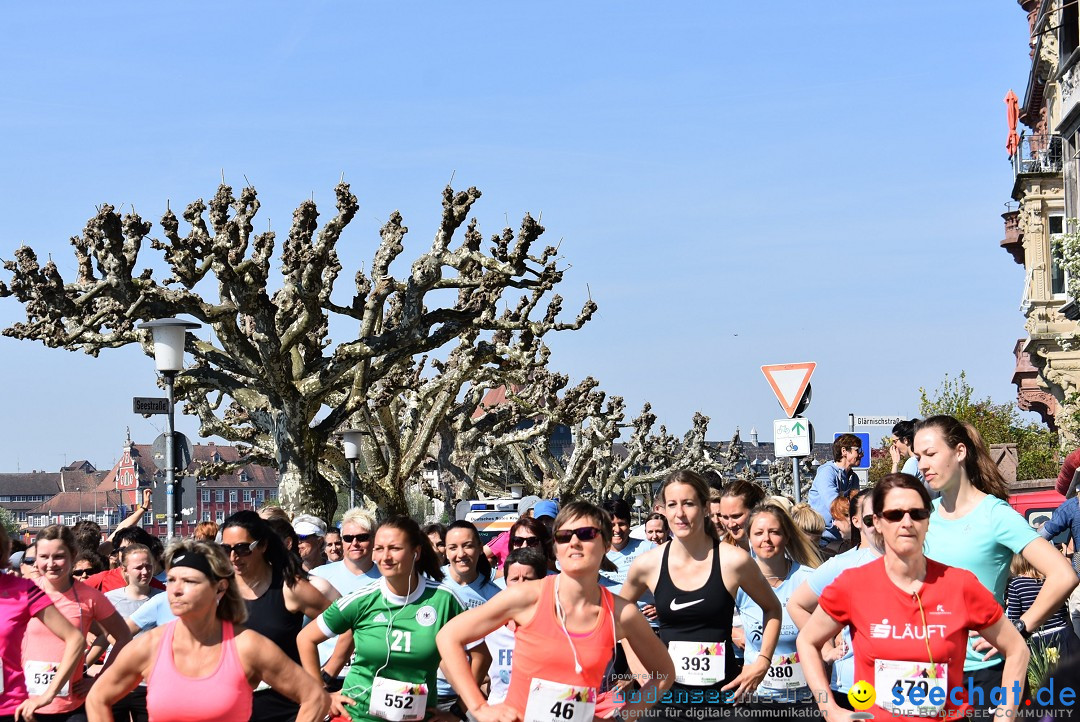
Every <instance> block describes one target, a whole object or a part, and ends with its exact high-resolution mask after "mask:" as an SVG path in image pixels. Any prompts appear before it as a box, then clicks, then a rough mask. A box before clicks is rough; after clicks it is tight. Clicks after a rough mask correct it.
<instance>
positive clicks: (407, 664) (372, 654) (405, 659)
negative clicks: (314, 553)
mask: <svg viewBox="0 0 1080 722" xmlns="http://www.w3.org/2000/svg"><path fill="white" fill-rule="evenodd" d="M372 553H373V556H374V559H375V566H376V568H377V569H378V570H379V573H380V574H381V575H382V576H381V578H380V579H379V580H378V581H376V582H372V583H371V584H369V585H367V586H366V587H364V588H363V589H361V590H360V591H357V592H354V593H352V594H349V595H347V596H344V597H342V598H341V599H339V600H337V601H336V602H334V603H333V604H332V605H330V607H329V608H328V609H327V610H326V611H325V612H323V613H322V614H321V615H320V616H319V617H318V619H316V620H315V621H314V622H313V623H311V624H309V625H308V626H307V627H305V628H304V631H303V632H301V633H300V639H299V640H298V644H299V645H300V654H301V656H302V657H303V660H304V669H305V670H306V671H307V672H308V673H309V674H311V675H312V676H313V677H315V678H316V679H318V678H320V670H319V666H318V653H317V645H318V644H319V643H320V642H322V641H324V640H326V639H330V638H331V637H336V636H338V635H345V634H351V636H352V639H353V643H354V646H355V650H356V651H355V658H354V660H353V664H352V666H351V667H350V668H349V674H348V676H347V677H346V678H345V684H344V686H343V687H342V689H341V692H340V693H335V694H334V695H332V704H331V714H333V715H338V716H341V715H346V716H347V717H351V718H352V719H354V720H363V721H365V722H375V721H376V720H390V721H391V722H414V721H419V720H425V719H427V720H440V722H458V719H457V718H456V717H453V716H452V715H450V714H447V713H444V712H440V711H438V710H437V709H436V707H435V704H436V698H435V693H436V689H435V677H436V669H437V668H438V666H439V654H438V651H437V650H436V648H435V635H436V633H438V631H439V629H440V628H442V626H443V625H444V624H446V623H447V622H448V621H449V620H450V619H452V618H453V617H455V616H456V615H458V614H460V613H461V610H462V608H463V607H462V603H461V601H460V600H459V599H458V598H457V595H456V594H454V592H453V591H451V589H450V588H449V587H448V586H446V585H444V584H442V583H441V581H442V579H443V573H442V571H441V570H440V569H439V564H438V560H437V558H436V556H435V549H434V547H432V546H431V543H430V542H429V541H428V539H427V537H426V536H424V533H423V532H422V531H421V530H420V525H419V524H417V523H416V522H415V521H413V520H412V519H410V518H408V517H403V516H402V517H393V518H390V519H388V520H386V521H384V522H383V523H382V524H380V525H379V528H378V529H377V530H376V532H375V540H374V545H373V552H372ZM473 684H475V681H474V682H473Z"/></svg>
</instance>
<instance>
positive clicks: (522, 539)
mask: <svg viewBox="0 0 1080 722" xmlns="http://www.w3.org/2000/svg"><path fill="white" fill-rule="evenodd" d="M566 541H570V539H569V538H568V539H567V540H566ZM510 546H512V547H520V546H527V547H538V546H540V537H538V536H512V537H510Z"/></svg>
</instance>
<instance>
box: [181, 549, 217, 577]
mask: <svg viewBox="0 0 1080 722" xmlns="http://www.w3.org/2000/svg"><path fill="white" fill-rule="evenodd" d="M175 567H190V568H192V569H195V570H197V571H200V572H202V573H203V574H205V575H206V578H207V579H209V580H210V581H211V582H216V581H217V580H218V579H219V578H220V577H218V575H217V574H214V572H213V570H212V569H211V568H210V562H208V561H207V560H206V557H205V556H203V555H202V554H200V553H199V552H195V551H184V552H181V553H179V554H177V555H176V556H174V557H173V558H172V564H170V565H169V568H170V569H172V568H175Z"/></svg>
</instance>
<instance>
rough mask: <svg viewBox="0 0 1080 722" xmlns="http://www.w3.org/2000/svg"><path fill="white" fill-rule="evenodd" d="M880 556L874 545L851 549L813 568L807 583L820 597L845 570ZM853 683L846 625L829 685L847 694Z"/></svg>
mask: <svg viewBox="0 0 1080 722" xmlns="http://www.w3.org/2000/svg"><path fill="white" fill-rule="evenodd" d="M880 557H881V554H879V553H878V551H877V549H874V548H873V547H866V548H865V549H864V548H855V549H849V550H847V551H846V552H844V553H843V554H837V555H836V556H834V557H833V558H832V559H828V560H826V561H825V563H824V564H822V565H821V566H820V567H818V568H817V569H814V570H812V571H811V572H810V575H809V576H808V577H807V579H806V583H807V584H808V585H809V586H810V589H811V590H813V592H814V594H816V595H817V596H819V597H820V596H821V592H822V591H824V589H825V587H827V586H829V585H830V584H832V583H833V582H834V581H836V578H837V577H838V576H840V575H841V574H842V573H843V572H846V571H847V570H848V569H854V568H855V567H861V566H862V565H863V564H869V563H870V562H872V561H874V560H875V559H879V558H880ZM853 684H855V650H854V649H853V648H852V645H851V633H850V632H849V631H848V628H847V627H844V656H843V657H841V658H840V659H838V660H836V661H835V662H833V665H832V677H831V679H830V680H829V686H830V687H832V688H833V689H834V690H836V691H837V692H843V693H845V694H846V693H847V691H848V690H849V689H851V685H853Z"/></svg>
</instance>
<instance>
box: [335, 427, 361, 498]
mask: <svg viewBox="0 0 1080 722" xmlns="http://www.w3.org/2000/svg"><path fill="white" fill-rule="evenodd" d="M368 433H369V432H368V431H367V430H366V429H344V430H342V431H339V432H337V435H338V436H340V437H341V446H342V447H343V448H344V451H345V458H346V459H348V461H349V508H350V509H352V508H354V507H355V506H356V462H357V460H359V459H362V458H363V449H361V446H360V445H361V444H362V443H363V439H364V437H365V436H367V435H368Z"/></svg>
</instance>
